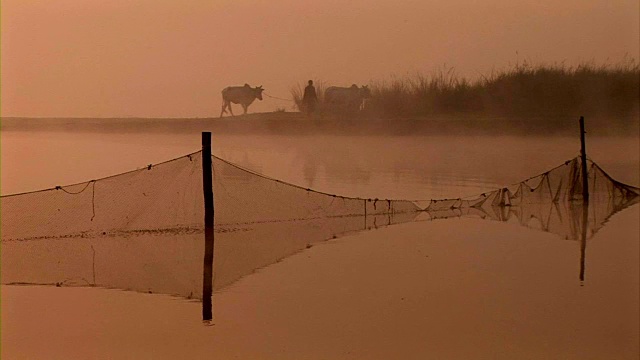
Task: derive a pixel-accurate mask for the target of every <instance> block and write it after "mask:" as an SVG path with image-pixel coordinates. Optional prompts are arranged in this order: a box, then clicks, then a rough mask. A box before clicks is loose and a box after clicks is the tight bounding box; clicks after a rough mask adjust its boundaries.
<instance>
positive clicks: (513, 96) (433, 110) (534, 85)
mask: <svg viewBox="0 0 640 360" xmlns="http://www.w3.org/2000/svg"><path fill="white" fill-rule="evenodd" d="M370 87H371V90H372V97H371V99H369V101H368V103H367V112H370V113H372V114H376V115H378V116H382V117H397V116H428V115H433V114H451V113H474V114H483V115H496V116H525V115H526V116H532V115H533V116H549V115H561V116H564V115H574V114H576V113H578V114H590V115H593V114H597V115H619V116H625V117H628V116H636V115H637V114H638V113H639V108H640V106H639V105H640V104H639V103H640V100H639V95H640V66H639V65H638V63H637V62H636V61H635V59H630V60H625V61H624V62H621V63H619V64H603V65H596V64H594V63H583V64H579V65H576V66H567V65H565V64H553V65H545V64H542V65H533V64H531V63H528V62H524V63H522V64H516V65H515V66H513V67H511V68H508V69H506V70H502V71H494V72H492V73H491V74H489V75H488V76H479V77H478V78H477V79H475V80H469V79H467V78H464V77H461V76H458V75H457V74H456V72H455V71H454V69H453V68H449V69H443V70H439V71H435V72H433V73H431V74H430V75H423V74H416V75H408V76H404V77H394V78H391V79H390V80H386V81H378V82H374V83H372V84H371V86H370Z"/></svg>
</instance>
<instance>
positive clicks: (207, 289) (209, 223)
mask: <svg viewBox="0 0 640 360" xmlns="http://www.w3.org/2000/svg"><path fill="white" fill-rule="evenodd" d="M212 178H213V177H212V174H211V133H210V132H203V133H202V190H203V194H204V266H203V270H202V320H203V321H211V320H212V319H213V304H212V296H213V241H214V238H213V179H212Z"/></svg>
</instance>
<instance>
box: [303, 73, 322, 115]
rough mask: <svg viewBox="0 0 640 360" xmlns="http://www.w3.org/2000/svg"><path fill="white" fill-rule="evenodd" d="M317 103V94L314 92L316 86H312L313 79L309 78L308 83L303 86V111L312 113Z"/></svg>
mask: <svg viewBox="0 0 640 360" xmlns="http://www.w3.org/2000/svg"><path fill="white" fill-rule="evenodd" d="M317 104H318V95H317V94H316V88H315V87H313V80H309V85H307V87H305V88H304V95H303V96H302V107H303V111H305V112H306V113H307V114H312V113H314V112H315V111H316V105H317Z"/></svg>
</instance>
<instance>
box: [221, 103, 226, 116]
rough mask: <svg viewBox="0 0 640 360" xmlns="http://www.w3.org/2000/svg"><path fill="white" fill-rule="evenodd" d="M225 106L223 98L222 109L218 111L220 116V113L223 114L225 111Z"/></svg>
mask: <svg viewBox="0 0 640 360" xmlns="http://www.w3.org/2000/svg"><path fill="white" fill-rule="evenodd" d="M226 107H227V102H226V101H224V100H223V101H222V110H221V111H220V117H222V114H224V113H225V112H226V111H225V108H226Z"/></svg>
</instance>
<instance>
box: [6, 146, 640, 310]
mask: <svg viewBox="0 0 640 360" xmlns="http://www.w3.org/2000/svg"><path fill="white" fill-rule="evenodd" d="M580 166H581V162H580V159H579V158H577V159H573V160H570V161H567V162H565V163H564V164H562V165H560V166H559V167H556V168H554V169H552V170H550V171H547V172H545V173H543V174H540V175H537V176H535V177H532V178H530V179H527V180H525V181H522V182H520V183H518V184H515V185H513V186H509V187H505V188H502V189H497V190H495V191H491V192H486V193H484V194H480V195H478V196H474V197H469V198H459V199H442V200H431V201H428V202H426V203H424V204H423V203H421V202H414V201H407V200H386V199H384V200H379V199H362V198H353V197H345V196H338V195H333V194H326V193H322V192H318V191H314V190H311V189H306V188H303V187H300V186H296V185H293V184H289V183H286V182H283V181H280V180H277V179H272V178H269V177H267V176H264V175H262V174H258V173H256V172H253V171H250V170H248V169H244V168H242V167H240V166H238V165H236V164H233V163H230V162H228V161H226V160H224V159H221V158H218V157H216V156H213V157H212V172H213V192H214V205H215V226H214V232H215V254H214V279H213V283H214V289H222V288H224V287H227V286H229V285H231V284H233V283H234V282H236V281H238V280H239V279H241V278H242V277H244V276H246V275H248V274H251V273H252V272H254V271H256V270H257V269H259V268H262V267H265V266H267V265H270V264H273V263H275V262H277V261H280V260H281V259H283V258H286V257H287V256H290V255H292V254H295V253H297V252H300V251H302V250H304V249H306V248H308V247H311V246H313V245H314V244H315V243H317V242H320V241H324V240H328V239H333V238H336V237H339V236H342V235H344V234H348V233H352V232H357V231H363V230H368V229H372V228H378V227H382V226H389V225H394V224H400V223H405V222H410V221H417V220H435V219H443V218H451V217H460V216H472V217H480V218H484V219H488V220H495V221H504V222H510V223H515V224H519V225H523V226H527V227H531V228H536V229H539V230H542V231H548V232H551V233H554V234H557V235H559V236H560V237H562V238H565V239H579V238H580V234H581V232H582V230H583V229H584V226H583V224H584V221H583V220H582V219H583V217H582V215H583V214H584V210H585V208H586V209H587V210H588V221H587V223H586V226H587V227H588V232H587V233H588V235H589V236H592V235H593V234H595V233H596V232H597V231H598V229H600V228H601V227H602V226H603V225H604V223H605V222H606V221H607V219H608V218H609V217H610V216H611V215H612V214H614V213H615V212H617V211H620V210H622V209H624V208H625V207H628V206H630V205H633V204H635V203H637V202H638V199H639V197H638V194H639V191H638V188H635V187H632V186H628V185H625V184H622V183H619V182H617V181H615V180H614V179H612V178H611V177H610V176H609V175H607V174H606V173H605V172H604V171H603V170H602V169H601V168H600V167H599V166H597V165H596V164H595V163H593V162H589V163H588V170H589V173H588V174H589V179H588V180H589V192H590V202H589V204H588V205H586V204H585V202H584V201H583V199H582V178H581V171H580ZM202 190H203V189H202V152H196V153H192V154H189V155H186V156H183V157H180V158H177V159H174V160H171V161H167V162H165V163H161V164H157V165H153V166H149V167H146V168H143V169H138V170H135V171H131V172H127V173H124V174H120V175H115V176H111V177H108V178H103V179H98V180H92V181H88V182H85V183H81V184H76V185H71V186H64V187H56V188H53V189H48V190H43V191H38V192H32V193H25V194H17V195H10V196H4V197H2V198H1V203H0V205H1V206H0V215H1V217H0V231H1V232H0V234H1V236H0V238H1V246H2V247H1V250H2V251H1V255H2V283H3V284H48V285H58V286H87V285H88V286H101V287H107V288H118V289H126V290H134V291H139V292H152V293H163V294H171V295H177V296H181V297H186V298H201V297H202V279H203V267H202V266H203V258H204V240H203V236H204V235H203V233H204V231H203V230H204V229H203V223H204V221H203V219H204V211H203V208H204V200H203V195H202V194H203V191H202Z"/></svg>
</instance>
